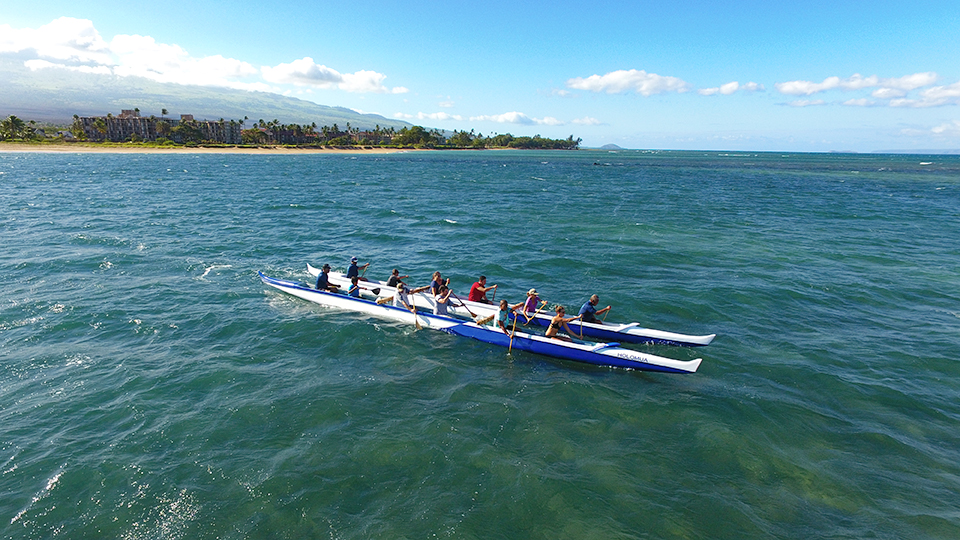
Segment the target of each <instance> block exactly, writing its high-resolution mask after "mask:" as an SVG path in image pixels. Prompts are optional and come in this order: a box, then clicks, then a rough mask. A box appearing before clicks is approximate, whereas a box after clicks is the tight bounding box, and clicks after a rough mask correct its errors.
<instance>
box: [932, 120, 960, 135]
mask: <svg viewBox="0 0 960 540" xmlns="http://www.w3.org/2000/svg"><path fill="white" fill-rule="evenodd" d="M930 131H931V132H932V133H934V134H935V135H950V136H960V120H954V121H953V122H947V123H945V124H940V125H939V126H936V127H934V128H933V129H931V130H930Z"/></svg>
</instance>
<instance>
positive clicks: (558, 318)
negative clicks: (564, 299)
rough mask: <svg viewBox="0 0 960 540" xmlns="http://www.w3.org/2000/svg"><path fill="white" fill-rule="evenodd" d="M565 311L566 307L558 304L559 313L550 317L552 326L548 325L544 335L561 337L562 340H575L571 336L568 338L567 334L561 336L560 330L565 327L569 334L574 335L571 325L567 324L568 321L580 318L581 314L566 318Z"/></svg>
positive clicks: (555, 337)
mask: <svg viewBox="0 0 960 540" xmlns="http://www.w3.org/2000/svg"><path fill="white" fill-rule="evenodd" d="M564 313H566V310H565V309H564V307H563V306H557V314H556V315H554V317H553V318H552V319H550V326H548V327H547V331H546V332H544V334H543V335H545V336H547V337H548V338H553V339H559V340H562V341H573V340H572V339H571V338H568V337H567V336H561V335H560V334H559V332H560V329H561V328H563V329H565V330H566V331H567V333H568V334H571V335H572V334H573V330H570V327H569V326H567V323H568V322H571V321H575V320H577V319H579V318H580V315H577V316H576V317H566V318H564V316H563V315H564Z"/></svg>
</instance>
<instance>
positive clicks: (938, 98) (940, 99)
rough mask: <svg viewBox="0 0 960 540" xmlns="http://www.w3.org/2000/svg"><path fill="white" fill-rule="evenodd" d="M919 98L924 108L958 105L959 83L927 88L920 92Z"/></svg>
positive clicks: (959, 101) (959, 97) (959, 102)
mask: <svg viewBox="0 0 960 540" xmlns="http://www.w3.org/2000/svg"><path fill="white" fill-rule="evenodd" d="M920 98H921V99H922V101H923V102H924V103H926V104H927V105H925V106H936V105H960V82H955V83H953V84H951V85H947V86H934V87H933V88H928V89H926V90H924V91H922V92H920Z"/></svg>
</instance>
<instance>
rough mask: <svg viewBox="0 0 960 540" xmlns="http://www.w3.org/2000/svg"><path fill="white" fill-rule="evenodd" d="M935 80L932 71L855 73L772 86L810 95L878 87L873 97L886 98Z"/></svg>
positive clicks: (795, 93)
mask: <svg viewBox="0 0 960 540" xmlns="http://www.w3.org/2000/svg"><path fill="white" fill-rule="evenodd" d="M936 81H937V74H936V73H933V72H924V73H914V74H912V75H905V76H903V77H898V78H889V79H881V78H880V77H877V76H876V75H871V76H869V77H864V76H863V75H860V74H859V73H855V74H854V75H852V76H851V77H848V78H846V79H841V78H840V77H827V78H826V79H824V80H823V82H819V83H816V82H812V81H789V82H783V83H777V84H775V85H774V86H775V87H776V89H777V91H778V92H780V93H781V94H787V95H791V96H811V95H813V94H816V93H819V92H826V91H828V90H862V89H864V88H878V90H876V91H875V92H874V97H876V98H880V99H888V98H886V97H884V96H890V97H900V96H904V95H906V93H907V92H909V91H911V90H916V89H917V88H922V87H924V86H929V85H931V84H933V83H935V82H936Z"/></svg>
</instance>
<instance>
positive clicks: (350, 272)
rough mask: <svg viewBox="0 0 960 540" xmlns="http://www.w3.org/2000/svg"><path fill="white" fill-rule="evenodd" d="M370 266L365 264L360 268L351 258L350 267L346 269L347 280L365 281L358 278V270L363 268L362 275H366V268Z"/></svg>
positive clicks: (355, 259)
mask: <svg viewBox="0 0 960 540" xmlns="http://www.w3.org/2000/svg"><path fill="white" fill-rule="evenodd" d="M369 266H370V263H366V264H364V265H362V266H357V258H356V257H353V258H352V259H350V266H348V267H347V279H352V278H359V279H361V280H363V281H366V279H364V278H363V277H361V276H360V269H361V268H363V271H364V273H366V271H367V268H368V267H369Z"/></svg>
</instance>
